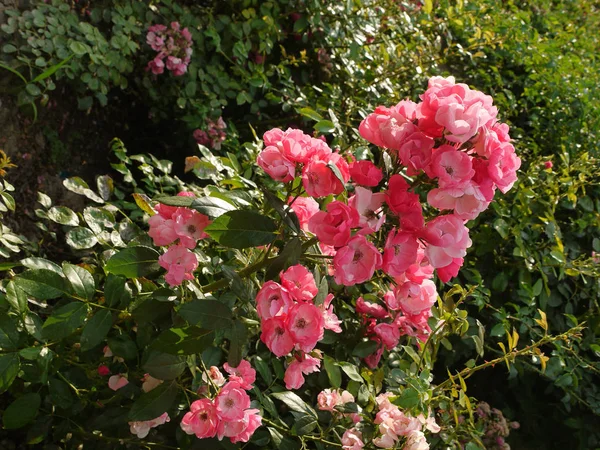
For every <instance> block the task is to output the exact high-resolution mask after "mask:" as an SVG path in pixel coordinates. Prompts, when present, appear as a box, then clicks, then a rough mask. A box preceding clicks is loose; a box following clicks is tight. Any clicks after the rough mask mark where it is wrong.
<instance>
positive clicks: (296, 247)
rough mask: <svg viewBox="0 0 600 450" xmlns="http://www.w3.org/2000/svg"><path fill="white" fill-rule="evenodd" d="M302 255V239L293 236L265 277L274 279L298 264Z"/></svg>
mask: <svg viewBox="0 0 600 450" xmlns="http://www.w3.org/2000/svg"><path fill="white" fill-rule="evenodd" d="M300 256H302V241H301V240H300V239H298V238H293V239H291V240H290V241H289V242H288V243H287V244H285V247H283V250H282V251H281V252H280V253H279V256H277V258H275V259H274V260H273V262H272V263H271V264H270V265H269V267H268V269H267V271H266V273H265V279H266V280H272V279H274V278H275V277H277V276H278V275H279V272H281V271H282V270H285V269H287V268H288V267H289V266H292V265H294V264H296V263H297V261H298V259H299V258H300ZM317 306H318V304H317Z"/></svg>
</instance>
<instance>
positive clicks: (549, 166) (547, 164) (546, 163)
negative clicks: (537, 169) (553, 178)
mask: <svg viewBox="0 0 600 450" xmlns="http://www.w3.org/2000/svg"><path fill="white" fill-rule="evenodd" d="M552 167H554V164H552V161H544V169H547V170H550V169H552Z"/></svg>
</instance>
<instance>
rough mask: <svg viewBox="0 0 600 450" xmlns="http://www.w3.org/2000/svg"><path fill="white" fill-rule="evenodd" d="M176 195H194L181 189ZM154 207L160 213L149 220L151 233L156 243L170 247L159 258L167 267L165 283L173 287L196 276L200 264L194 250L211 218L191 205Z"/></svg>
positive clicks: (149, 233)
mask: <svg viewBox="0 0 600 450" xmlns="http://www.w3.org/2000/svg"><path fill="white" fill-rule="evenodd" d="M177 195H178V196H181V197H193V196H194V194H193V193H191V192H180V193H179V194H177ZM155 209H156V211H157V214H155V215H154V216H152V217H150V219H149V220H148V225H149V226H150V230H149V231H148V235H149V236H150V237H151V238H152V240H153V241H154V245H158V246H164V245H169V246H170V247H169V248H168V249H167V251H166V252H165V253H164V254H163V255H161V256H160V258H158V263H159V264H160V266H161V267H163V268H164V269H166V270H167V274H166V275H165V280H166V282H167V283H169V285H170V286H177V285H180V284H181V283H182V282H183V280H191V279H193V275H192V272H193V271H194V270H196V268H197V267H198V259H197V258H196V255H195V253H194V252H192V251H191V249H194V248H195V247H196V243H197V242H198V240H199V239H204V238H205V237H207V236H208V235H207V234H206V233H204V228H206V227H207V226H208V225H209V224H210V220H209V219H208V217H207V216H205V215H204V214H201V213H199V212H198V211H194V210H192V209H189V208H181V207H175V206H167V205H163V204H159V205H158V206H156V208H155ZM171 244H173V245H171Z"/></svg>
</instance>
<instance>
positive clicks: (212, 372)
mask: <svg viewBox="0 0 600 450" xmlns="http://www.w3.org/2000/svg"><path fill="white" fill-rule="evenodd" d="M225 364H227V363H225ZM209 380H210V382H211V383H212V384H214V385H215V386H217V387H221V386H223V385H224V384H225V377H224V376H223V374H222V373H221V371H220V370H219V368H218V367H217V366H210V367H209V369H208V372H204V373H202V381H204V382H205V383H209ZM232 381H234V380H232ZM235 381H237V380H235Z"/></svg>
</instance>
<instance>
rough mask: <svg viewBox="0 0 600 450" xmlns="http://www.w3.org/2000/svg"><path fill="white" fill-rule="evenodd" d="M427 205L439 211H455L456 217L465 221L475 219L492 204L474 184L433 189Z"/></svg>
mask: <svg viewBox="0 0 600 450" xmlns="http://www.w3.org/2000/svg"><path fill="white" fill-rule="evenodd" d="M427 203H429V204H430V205H431V206H433V207H434V208H437V209H441V210H444V209H450V210H453V211H454V215H455V216H457V217H459V218H460V219H463V220H472V219H475V218H476V217H477V216H478V215H479V213H481V212H482V211H485V210H486V208H487V207H488V205H489V204H490V202H488V201H487V200H486V198H485V195H484V194H483V193H482V192H481V190H480V189H479V187H478V186H477V185H476V184H475V183H473V182H470V183H468V184H466V185H465V186H463V187H453V188H452V187H449V188H445V189H432V190H431V191H429V193H428V194H427Z"/></svg>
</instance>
